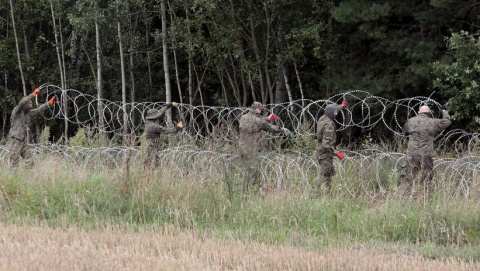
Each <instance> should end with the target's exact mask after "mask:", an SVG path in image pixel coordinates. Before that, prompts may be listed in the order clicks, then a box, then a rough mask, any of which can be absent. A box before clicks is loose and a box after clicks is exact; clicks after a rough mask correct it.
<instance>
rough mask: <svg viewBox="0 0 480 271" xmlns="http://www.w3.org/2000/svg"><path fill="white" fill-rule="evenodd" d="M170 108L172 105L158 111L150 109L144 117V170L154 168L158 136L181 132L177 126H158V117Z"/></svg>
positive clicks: (158, 142) (158, 141)
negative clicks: (145, 144)
mask: <svg viewBox="0 0 480 271" xmlns="http://www.w3.org/2000/svg"><path fill="white" fill-rule="evenodd" d="M170 107H172V104H168V105H166V106H164V107H162V108H161V109H160V110H156V109H150V110H148V112H147V116H146V117H145V120H146V121H145V135H146V138H147V151H146V154H145V159H144V163H143V164H144V169H145V170H153V169H154V168H155V165H156V160H157V159H156V157H157V152H158V148H159V144H160V135H161V134H173V133H176V132H178V131H180V130H181V129H180V128H179V127H177V126H174V127H170V128H165V127H163V126H161V125H160V124H158V120H159V119H160V117H162V116H163V115H164V114H165V112H166V111H167V110H168V109H169V108H170Z"/></svg>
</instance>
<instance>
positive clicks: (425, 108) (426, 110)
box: [418, 105, 431, 114]
mask: <svg viewBox="0 0 480 271" xmlns="http://www.w3.org/2000/svg"><path fill="white" fill-rule="evenodd" d="M430 112H431V110H430V107H428V105H422V106H420V108H419V109H418V114H420V113H430Z"/></svg>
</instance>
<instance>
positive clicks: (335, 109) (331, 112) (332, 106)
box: [325, 103, 339, 119]
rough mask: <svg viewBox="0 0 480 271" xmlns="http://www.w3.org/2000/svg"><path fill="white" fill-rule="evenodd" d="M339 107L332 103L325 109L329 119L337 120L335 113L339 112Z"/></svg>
mask: <svg viewBox="0 0 480 271" xmlns="http://www.w3.org/2000/svg"><path fill="white" fill-rule="evenodd" d="M338 107H339V105H338V104H336V103H331V104H329V105H327V106H326V107H325V115H327V116H328V117H329V118H332V119H333V118H335V112H338Z"/></svg>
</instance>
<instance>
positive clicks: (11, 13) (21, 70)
mask: <svg viewBox="0 0 480 271" xmlns="http://www.w3.org/2000/svg"><path fill="white" fill-rule="evenodd" d="M9 2H10V15H11V16H12V28H13V35H14V37H15V48H16V49H17V60H18V69H19V70H20V78H21V79H22V88H23V96H27V86H26V85H25V77H24V75H23V66H22V59H21V57H20V45H19V44H18V36H17V27H16V25H15V16H14V12H13V2H12V0H10V1H9Z"/></svg>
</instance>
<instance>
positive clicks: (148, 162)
mask: <svg viewBox="0 0 480 271" xmlns="http://www.w3.org/2000/svg"><path fill="white" fill-rule="evenodd" d="M159 144H160V139H158V138H155V139H148V138H147V150H146V152H145V158H144V160H143V169H144V170H145V171H152V170H153V169H155V167H156V165H157V152H158V148H159Z"/></svg>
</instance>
